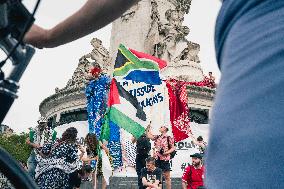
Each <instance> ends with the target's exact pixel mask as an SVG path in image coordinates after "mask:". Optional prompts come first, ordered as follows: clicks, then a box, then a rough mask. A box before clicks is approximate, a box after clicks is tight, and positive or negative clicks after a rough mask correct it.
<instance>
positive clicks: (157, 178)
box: [141, 157, 162, 189]
mask: <svg viewBox="0 0 284 189" xmlns="http://www.w3.org/2000/svg"><path fill="white" fill-rule="evenodd" d="M141 177H142V184H143V187H142V188H143V189H162V169H160V168H158V167H156V166H155V158H153V157H148V158H146V167H145V168H143V169H141Z"/></svg>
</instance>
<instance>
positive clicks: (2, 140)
mask: <svg viewBox="0 0 284 189" xmlns="http://www.w3.org/2000/svg"><path fill="white" fill-rule="evenodd" d="M28 137H29V134H27V133H21V134H20V135H17V134H13V135H11V136H6V135H2V134H1V135H0V146H1V147H2V148H4V149H5V150H6V151H8V152H9V153H10V155H12V156H13V157H14V158H15V159H16V160H18V161H23V162H27V159H28V157H29V155H30V153H31V150H32V148H31V147H30V146H29V145H27V144H26V139H27V138H28Z"/></svg>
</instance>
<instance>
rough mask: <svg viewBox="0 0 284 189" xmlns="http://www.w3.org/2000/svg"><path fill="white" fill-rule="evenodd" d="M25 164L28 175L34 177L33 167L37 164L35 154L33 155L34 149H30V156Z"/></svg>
mask: <svg viewBox="0 0 284 189" xmlns="http://www.w3.org/2000/svg"><path fill="white" fill-rule="evenodd" d="M27 166H28V173H29V175H30V176H31V177H32V178H35V168H36V166H37V161H36V155H35V152H34V150H32V152H31V154H30V157H29V158H28V161H27Z"/></svg>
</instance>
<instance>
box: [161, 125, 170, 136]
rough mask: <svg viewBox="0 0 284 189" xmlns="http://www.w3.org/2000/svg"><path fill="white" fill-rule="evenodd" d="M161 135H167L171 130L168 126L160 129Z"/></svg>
mask: <svg viewBox="0 0 284 189" xmlns="http://www.w3.org/2000/svg"><path fill="white" fill-rule="evenodd" d="M159 131H160V133H162V134H163V133H167V132H168V131H169V128H168V127H167V126H166V125H163V126H162V127H160V129H159Z"/></svg>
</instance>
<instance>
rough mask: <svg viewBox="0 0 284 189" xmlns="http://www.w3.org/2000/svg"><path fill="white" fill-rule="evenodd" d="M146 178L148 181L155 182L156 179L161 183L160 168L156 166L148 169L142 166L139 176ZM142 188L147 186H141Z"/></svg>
mask: <svg viewBox="0 0 284 189" xmlns="http://www.w3.org/2000/svg"><path fill="white" fill-rule="evenodd" d="M143 177H145V178H146V180H147V181H148V182H151V183H155V181H156V180H159V183H160V184H161V181H162V169H160V168H158V167H156V169H155V170H154V171H149V170H147V168H143V169H142V170H141V178H142V179H143ZM143 188H147V187H146V186H143Z"/></svg>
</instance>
